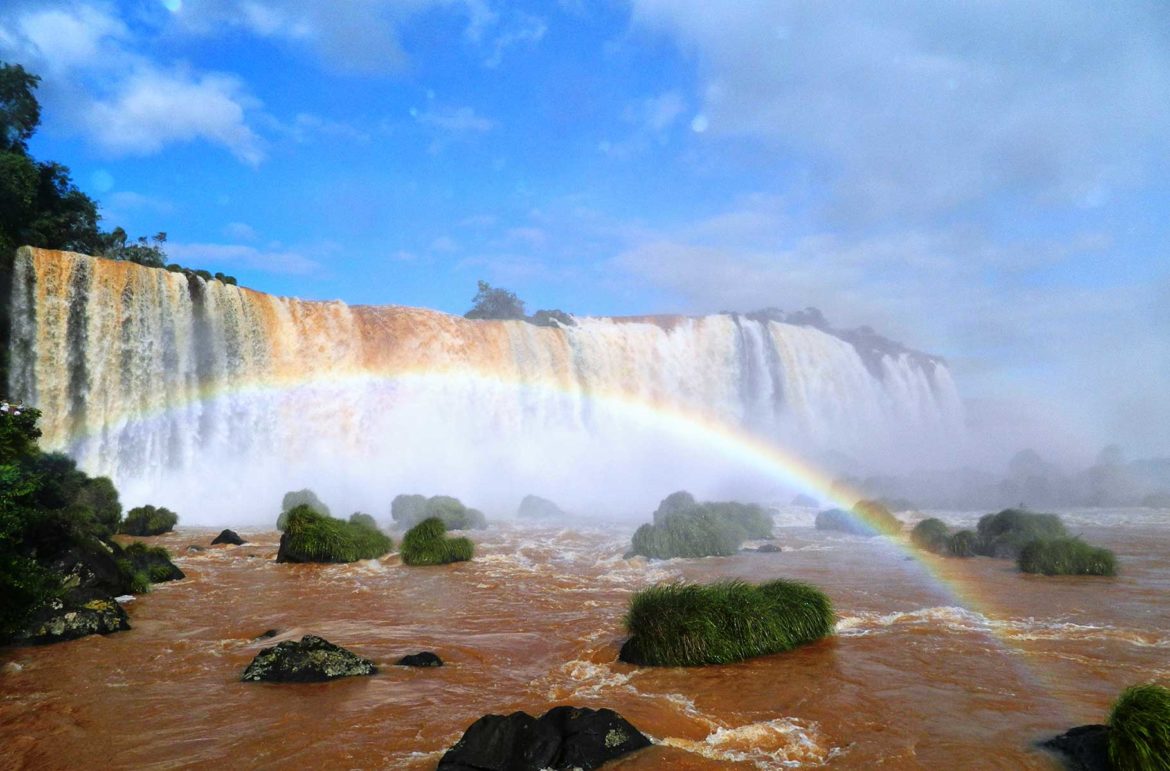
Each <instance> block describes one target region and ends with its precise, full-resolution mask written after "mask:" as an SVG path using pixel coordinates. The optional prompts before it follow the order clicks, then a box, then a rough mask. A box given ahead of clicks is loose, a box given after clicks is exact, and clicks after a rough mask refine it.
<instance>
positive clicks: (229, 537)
mask: <svg viewBox="0 0 1170 771" xmlns="http://www.w3.org/2000/svg"><path fill="white" fill-rule="evenodd" d="M221 543H227V544H231V545H232V546H243V545H244V544H246V543H247V541H245V540H244V539H243V538H240V536H239V535H237V534H236V531H234V530H224V531H223V532H222V533H220V534H219V535H217V536H216V537H215V540H214V541H212V542H211V545H212V546H215V545H216V544H221Z"/></svg>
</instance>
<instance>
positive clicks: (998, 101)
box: [632, 0, 1170, 221]
mask: <svg viewBox="0 0 1170 771" xmlns="http://www.w3.org/2000/svg"><path fill="white" fill-rule="evenodd" d="M632 5H633V23H634V26H635V28H637V29H639V30H649V31H653V32H655V33H662V34H665V35H667V36H669V37H670V38H672V39H673V40H675V41H676V42H677V43H678V46H679V49H680V51H682V52H683V53H684V54H686V55H692V56H693V57H694V59H695V61H696V63H697V65H698V71H699V75H700V79H701V86H700V88H699V93H698V96H699V97H700V98H701V99H702V102H703V104H702V115H703V117H704V126H705V128H706V130H707V132H708V133H709V134H714V135H717V136H722V137H740V138H749V139H751V140H753V141H757V142H762V143H763V144H764V152H766V153H767V154H769V155H771V156H774V155H775V153H776V151H777V150H782V151H786V152H795V153H799V155H800V157H801V158H802V159H803V161H804V162H805V163H806V164H809V165H810V166H812V167H813V168H815V169H817V170H818V173H821V174H824V175H825V176H826V177H828V178H829V179H830V181H832V182H833V184H834V193H835V197H834V200H833V201H832V205H833V206H834V207H835V209H836V212H837V214H838V215H840V216H842V217H843V218H851V219H854V220H862V221H875V220H878V219H880V218H883V217H887V216H889V215H904V216H925V217H929V216H933V215H934V214H936V213H938V212H940V211H948V210H952V209H954V208H956V207H959V206H962V205H966V204H968V203H970V202H972V201H982V200H985V199H986V197H987V196H990V195H993V194H996V193H998V192H1003V191H1010V192H1013V193H1017V194H1018V193H1024V194H1025V195H1029V196H1032V197H1034V199H1035V200H1039V201H1043V202H1050V201H1062V202H1073V203H1078V204H1082V205H1093V204H1094V203H1100V202H1101V201H1103V200H1107V199H1108V197H1109V196H1110V194H1111V191H1112V190H1114V189H1115V188H1117V187H1124V186H1128V185H1132V184H1134V183H1140V182H1141V181H1142V176H1143V174H1144V173H1146V172H1145V166H1146V165H1147V164H1148V162H1149V158H1150V157H1151V153H1163V154H1164V153H1166V152H1167V150H1168V149H1170V45H1168V44H1167V42H1168V41H1167V37H1166V35H1165V29H1166V27H1165V24H1164V23H1163V22H1164V14H1163V9H1162V8H1161V7H1160V5H1159V4H1156V3H1155V4H1141V3H1130V4H1125V5H1123V6H1116V5H1107V4H1106V5H1103V4H1101V3H1096V2H1092V0H1076V1H1074V2H1069V3H1061V4H1050V3H1049V4H1046V3H1039V4H1037V3H1032V4H1018V5H1014V6H1002V5H999V4H986V3H984V4H980V3H973V4H942V5H940V4H937V3H933V2H925V1H923V2H910V3H903V4H900V5H898V6H896V7H893V8H891V7H889V6H888V5H885V4H875V3H872V2H869V1H868V0H855V1H853V2H840V3H832V4H820V5H818V6H817V7H816V8H809V7H808V6H807V4H804V3H799V2H795V1H794V0H786V1H782V2H776V1H775V0H743V1H742V2H736V3H732V4H725V3H714V4H713V3H710V2H703V1H701V0H632ZM696 128H698V126H696Z"/></svg>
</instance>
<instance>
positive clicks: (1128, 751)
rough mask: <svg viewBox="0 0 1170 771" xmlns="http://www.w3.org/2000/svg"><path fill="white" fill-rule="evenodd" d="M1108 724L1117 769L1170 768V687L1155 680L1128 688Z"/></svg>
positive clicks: (1162, 770)
mask: <svg viewBox="0 0 1170 771" xmlns="http://www.w3.org/2000/svg"><path fill="white" fill-rule="evenodd" d="M1106 723H1107V725H1108V726H1109V762H1110V763H1111V764H1112V765H1113V767H1114V768H1117V769H1134V770H1135V771H1170V689H1168V688H1166V687H1164V686H1161V685H1156V684H1153V683H1150V684H1147V685H1135V686H1130V687H1129V688H1126V689H1125V690H1124V691H1122V693H1121V696H1119V697H1118V699H1117V701H1116V702H1114V703H1113V708H1112V709H1111V710H1110V712H1109V718H1108V720H1107V721H1106Z"/></svg>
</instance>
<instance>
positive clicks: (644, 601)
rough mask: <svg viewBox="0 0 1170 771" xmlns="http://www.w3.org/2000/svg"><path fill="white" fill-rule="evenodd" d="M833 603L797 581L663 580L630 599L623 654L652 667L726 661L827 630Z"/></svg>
mask: <svg viewBox="0 0 1170 771" xmlns="http://www.w3.org/2000/svg"><path fill="white" fill-rule="evenodd" d="M833 625H834V616H833V606H832V603H831V602H830V601H829V598H828V597H827V596H825V594H824V593H822V592H821V591H820V590H819V589H816V588H815V587H812V586H809V585H808V584H803V583H799V582H796V581H786V580H775V581H769V582H767V583H764V584H760V585H758V586H757V585H753V584H748V583H745V582H743V581H723V582H718V583H714V584H707V585H702V584H681V583H680V584H662V585H659V586H654V587H651V588H649V589H645V590H643V591H640V592H638V593H637V594H635V595H634V597H633V598H632V599H631V601H630V609H629V612H628V613H627V614H626V618H625V626H626V631H627V632H629V634H630V638H629V640H627V641H626V643H625V645H623V646H622V650H621V659H622V660H623V661H628V662H630V663H632V664H643V665H652V666H701V665H703V664H727V663H731V662H734V661H742V660H743V659H746V658H751V657H753V656H763V655H767V654H770V653H779V652H781V651H787V650H791V649H793V648H795V647H796V646H798V645H803V644H804V643H807V642H811V641H813V640H817V639H820V638H822V637H825V636H826V635H829V634H832V632H833Z"/></svg>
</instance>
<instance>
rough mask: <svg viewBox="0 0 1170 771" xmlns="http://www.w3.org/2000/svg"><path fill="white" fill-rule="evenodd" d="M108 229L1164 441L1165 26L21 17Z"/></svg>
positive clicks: (129, 9)
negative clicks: (724, 326)
mask: <svg viewBox="0 0 1170 771" xmlns="http://www.w3.org/2000/svg"><path fill="white" fill-rule="evenodd" d="M0 57H2V58H4V59H5V60H7V61H14V62H19V63H21V64H23V65H25V66H26V67H27V68H28V69H30V70H31V71H34V72H36V73H38V74H39V75H41V76H42V78H43V83H42V88H41V92H40V97H41V100H42V103H43V105H44V120H43V126H42V129H41V131H40V133H39V134H38V136H37V137H36V138H35V140H34V142H33V145H32V150H33V152H34V154H36V155H37V156H38V157H41V158H49V159H53V160H57V161H60V162H62V163H65V164H66V165H68V166H69V167H70V168H71V169H72V170H73V175H74V179H75V180H76V181H77V183H78V184H79V186H81V187H82V188H83V189H84V190H86V191H87V192H89V193H90V194H91V195H93V196H94V197H95V198H97V199H98V200H100V201H101V202H102V205H103V211H104V213H105V217H106V224H107V226H109V227H112V226H113V225H115V224H120V225H122V226H124V227H125V228H126V229H127V230H128V231H130V232H131V233H132V234H149V233H153V232H155V231H158V230H165V231H167V232H168V234H169V235H170V241H171V249H170V251H171V254H172V255H173V257H175V258H176V259H178V260H179V261H181V262H183V263H185V264H190V265H196V266H201V267H206V268H208V269H210V270H222V271H224V272H227V273H231V274H234V275H236V276H238V277H239V278H240V280H241V282H242V283H243V284H245V285H248V286H251V287H254V288H257V289H262V290H265V291H271V292H275V293H280V294H290V295H296V296H300V297H304V298H313V299H334V298H339V299H344V300H346V301H348V302H351V303H397V304H406V305H420V306H427V307H434V308H438V309H441V310H445V311H449V312H455V313H460V312H463V311H464V310H466V308H467V307H468V305H469V301H470V298H471V296H472V294H474V290H475V282H476V280H477V279H479V278H484V279H487V280H488V281H491V282H492V283H494V284H498V285H503V286H506V287H509V288H511V289H513V290H515V291H516V292H517V293H519V294H520V296H521V297H522V298H524V299H525V300H526V301H527V302H528V304H529V307H530V309H533V310H535V309H536V308H547V307H560V308H564V309H567V310H570V311H572V312H576V313H581V314H641V313H651V312H685V313H700V312H709V311H718V310H749V309H753V308H759V307H764V306H777V307H781V308H785V309H793V308H800V307H804V306H808V305H814V306H817V307H820V308H821V309H822V310H823V311H824V312H825V313H826V315H827V316H828V317H829V318H830V319H831V320H833V321H834V322H835V323H837V324H839V325H842V326H853V325H860V324H869V325H872V326H874V327H875V328H877V329H879V330H880V331H883V332H885V333H887V334H889V335H891V336H893V337H896V338H898V339H901V340H903V341H905V342H907V343H908V344H910V345H912V346H915V347H919V348H923V349H926V350H929V351H932V352H936V353H941V354H943V355H945V356H947V357H948V359H949V360H950V361H951V363H952V366H953V368H954V370H955V372H956V375H957V377H958V379H959V386H960V390H961V391H962V392H963V393H964V394H966V395H967V396H968V397H969V398H970V399H971V400H972V403H971V406H972V416H973V420H975V421H976V422H979V421H983V422H990V423H994V424H995V426H996V429H997V430H999V431H1001V432H1006V433H1005V434H1004V435H1005V436H1009V435H1011V432H1013V431H1015V432H1017V433H1018V434H1019V435H1020V437H1021V441H1023V438H1026V437H1027V436H1028V435H1029V432H1033V433H1035V434H1036V435H1037V436H1042V437H1043V439H1037V440H1036V441H1038V442H1040V443H1041V444H1043V443H1044V442H1045V441H1046V442H1049V443H1050V444H1054V445H1055V444H1065V445H1067V446H1070V447H1074V446H1075V447H1081V446H1084V447H1091V446H1093V445H1094V443H1096V442H1100V441H1104V440H1105V439H1110V438H1118V439H1121V440H1122V441H1124V442H1126V443H1128V444H1129V445H1130V446H1131V447H1132V448H1133V450H1134V451H1135V452H1139V453H1140V452H1170V440H1168V439H1166V437H1165V434H1166V431H1165V429H1164V427H1165V426H1166V425H1167V424H1170V399H1167V397H1166V395H1165V385H1166V384H1167V383H1170V352H1168V349H1170V332H1168V331H1167V330H1170V310H1168V308H1170V254H1168V251H1170V250H1168V248H1167V246H1166V244H1167V243H1168V242H1170V224H1168V217H1167V213H1168V212H1170V183H1168V182H1167V179H1168V174H1167V172H1168V171H1170V168H1168V166H1170V164H1168V158H1170V154H1168V151H1170V8H1168V7H1167V6H1166V5H1165V3H1163V2H1159V1H1158V0H1153V1H1151V2H1119V3H1111V4H1102V3H1097V2H1080V1H1077V0H1070V2H1064V3H1059V4H1058V3H1031V4H1022V3H980V4H970V3H947V2H941V3H940V2H905V3H898V4H896V5H894V4H875V3H871V2H862V1H860V0H859V1H858V2H833V3H824V4H816V5H815V6H810V5H808V4H803V3H793V2H782V1H780V0H772V1H771V2H754V1H753V0H741V1H740V2H735V3H710V2H699V1H698V0H621V1H618V0H614V1H613V2H607V1H602V2H585V0H575V1H574V0H561V2H546V3H502V2H496V1H494V0H397V1H390V0H349V2H345V3H335V2H319V3H314V2H307V1H304V2H289V1H287V0H285V1H281V0H165V2H164V1H162V0H138V1H137V2H128V1H127V2H111V1H103V0H78V1H77V2H56V1H55V0H40V1H38V2H26V1H25V0H15V1H12V0H10V1H9V2H7V3H5V4H4V7H3V8H2V9H0Z"/></svg>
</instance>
